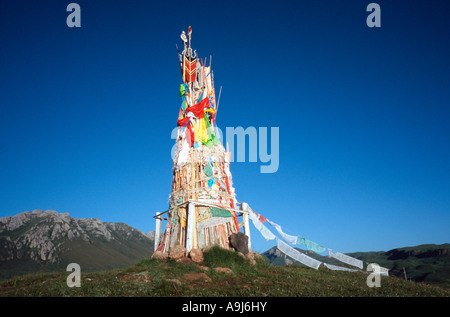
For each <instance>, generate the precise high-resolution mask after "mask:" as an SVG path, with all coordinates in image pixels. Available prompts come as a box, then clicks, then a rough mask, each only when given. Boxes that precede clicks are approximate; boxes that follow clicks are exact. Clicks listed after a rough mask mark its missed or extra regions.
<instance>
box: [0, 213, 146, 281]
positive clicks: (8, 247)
mask: <svg viewBox="0 0 450 317" xmlns="http://www.w3.org/2000/svg"><path fill="white" fill-rule="evenodd" d="M153 241H154V240H152V239H151V235H150V236H149V235H145V234H144V233H142V232H141V231H140V230H137V229H134V228H132V227H130V226H129V225H127V224H124V223H111V222H103V221H101V220H100V219H95V218H80V219H77V218H72V217H71V216H70V214H69V213H58V212H57V211H54V210H45V211H43V210H40V209H35V210H33V211H25V212H22V213H19V214H17V215H15V216H7V217H3V218H0V268H2V271H3V269H5V267H8V268H9V267H14V266H16V267H20V266H21V264H23V263H28V266H30V265H31V266H33V267H42V266H48V265H49V264H52V265H53V266H58V264H60V267H63V265H64V264H65V265H67V264H68V263H71V262H75V263H79V262H81V263H79V264H80V265H81V264H83V265H84V266H85V267H88V268H90V269H95V268H96V267H98V268H104V267H108V268H109V267H111V268H112V267H115V266H123V264H129V263H131V264H132V263H133V261H134V260H136V259H139V258H143V257H145V256H148V257H150V256H151V254H152V252H153V243H154V242H153ZM77 261H78V262H77ZM12 263H15V265H12ZM30 263H31V264H30ZM33 263H34V264H33ZM16 264H17V265H16ZM12 271H14V268H13V269H12ZM3 273H4V272H2V273H0V274H1V275H0V278H1V277H2V275H5V274H3Z"/></svg>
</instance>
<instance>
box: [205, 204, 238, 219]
mask: <svg viewBox="0 0 450 317" xmlns="http://www.w3.org/2000/svg"><path fill="white" fill-rule="evenodd" d="M209 212H210V213H211V217H222V218H225V217H232V216H233V215H232V214H231V212H230V211H229V210H226V209H222V208H216V207H213V208H211V209H210V210H209Z"/></svg>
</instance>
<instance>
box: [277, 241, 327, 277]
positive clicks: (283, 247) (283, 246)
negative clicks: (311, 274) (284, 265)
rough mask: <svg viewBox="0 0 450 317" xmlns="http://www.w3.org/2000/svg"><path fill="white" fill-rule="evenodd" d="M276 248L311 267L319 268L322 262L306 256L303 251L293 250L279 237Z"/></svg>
mask: <svg viewBox="0 0 450 317" xmlns="http://www.w3.org/2000/svg"><path fill="white" fill-rule="evenodd" d="M277 248H278V250H280V251H281V252H283V253H284V254H286V255H287V256H289V257H291V258H293V259H294V260H296V261H298V262H300V263H303V264H304V265H306V266H309V267H312V268H313V269H316V270H317V269H318V268H319V266H320V264H321V263H322V262H320V261H317V260H315V259H313V258H311V257H309V256H307V255H306V254H303V253H301V252H299V251H297V250H295V249H294V248H292V247H290V246H288V245H287V244H286V243H284V242H283V241H281V240H280V239H278V244H277Z"/></svg>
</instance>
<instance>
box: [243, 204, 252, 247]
mask: <svg viewBox="0 0 450 317" xmlns="http://www.w3.org/2000/svg"><path fill="white" fill-rule="evenodd" d="M241 209H242V211H244V213H242V221H243V222H244V233H245V235H246V236H247V237H248V249H249V250H251V249H252V242H251V240H250V225H249V223H248V204H247V203H242V204H241Z"/></svg>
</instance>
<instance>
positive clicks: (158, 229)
mask: <svg viewBox="0 0 450 317" xmlns="http://www.w3.org/2000/svg"><path fill="white" fill-rule="evenodd" d="M160 214H161V213H160V212H157V213H156V228H155V248H154V249H153V251H156V249H157V248H158V247H159V242H160V240H161V218H160Z"/></svg>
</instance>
